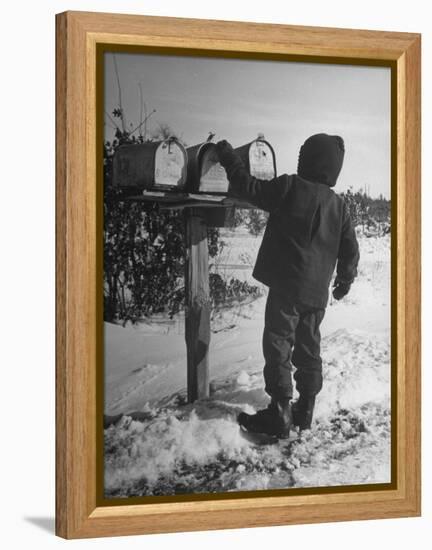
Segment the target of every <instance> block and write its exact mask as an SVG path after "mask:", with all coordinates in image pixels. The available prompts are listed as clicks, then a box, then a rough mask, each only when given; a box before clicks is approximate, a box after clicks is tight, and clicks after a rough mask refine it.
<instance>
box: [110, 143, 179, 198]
mask: <svg viewBox="0 0 432 550" xmlns="http://www.w3.org/2000/svg"><path fill="white" fill-rule="evenodd" d="M186 169H187V153H186V150H185V148H184V147H183V146H182V144H181V143H180V142H179V141H178V140H176V139H175V138H169V139H166V140H164V141H157V142H148V143H138V144H128V145H122V146H120V147H119V148H118V149H117V151H116V152H115V155H114V159H113V182H114V185H117V186H118V187H120V188H121V189H130V190H134V191H135V192H136V191H137V190H140V189H141V190H143V189H157V190H176V189H177V190H181V189H183V187H184V185H185V183H186Z"/></svg>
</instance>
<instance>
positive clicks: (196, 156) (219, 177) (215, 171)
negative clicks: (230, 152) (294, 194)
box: [187, 139, 276, 195]
mask: <svg viewBox="0 0 432 550" xmlns="http://www.w3.org/2000/svg"><path fill="white" fill-rule="evenodd" d="M235 151H236V152H237V153H238V154H239V156H240V158H241V159H242V160H243V163H244V164H245V166H246V169H247V170H248V171H249V173H250V174H251V175H252V176H254V177H256V178H259V179H263V180H270V179H272V178H274V177H275V176H276V160H275V154H274V151H273V148H272V146H271V145H270V143H268V142H267V141H265V140H263V139H256V140H254V141H252V142H250V143H247V144H246V145H243V146H242V147H238V148H237V149H235ZM187 155H188V180H187V187H188V190H189V191H191V192H194V193H216V194H219V193H221V194H224V195H225V194H226V193H227V192H228V185H229V182H228V178H227V175H226V172H225V169H224V168H223V167H222V166H221V164H220V163H219V161H218V159H217V151H216V145H215V144H214V143H210V142H206V143H201V144H199V145H194V146H193V147H189V148H188V149H187Z"/></svg>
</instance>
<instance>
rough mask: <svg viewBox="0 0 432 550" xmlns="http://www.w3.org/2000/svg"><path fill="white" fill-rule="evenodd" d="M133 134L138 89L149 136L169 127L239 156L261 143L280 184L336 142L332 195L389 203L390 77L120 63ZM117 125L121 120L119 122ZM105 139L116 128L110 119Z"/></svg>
mask: <svg viewBox="0 0 432 550" xmlns="http://www.w3.org/2000/svg"><path fill="white" fill-rule="evenodd" d="M115 59H116V62H117V67H118V74H119V79H120V83H121V93H122V104H123V110H124V112H125V116H126V120H127V124H128V127H130V128H132V127H133V128H135V127H136V126H137V125H138V124H139V121H140V89H139V86H140V85H141V89H142V93H143V98H144V101H145V102H146V106H147V112H150V111H152V110H153V109H156V112H155V113H154V114H153V115H151V117H150V118H149V120H148V131H149V132H151V131H152V130H154V129H156V128H157V127H158V124H160V123H166V124H169V125H170V127H171V128H172V129H173V130H174V131H175V132H176V134H177V135H179V136H180V137H181V139H182V140H184V141H185V142H186V143H187V145H195V144H197V143H201V142H203V141H205V140H206V139H207V137H208V135H209V132H214V133H216V136H215V141H218V140H219V139H227V140H228V141H229V142H230V143H232V145H233V146H234V147H238V146H240V145H243V144H245V143H248V142H250V141H252V140H253V139H255V138H256V137H257V136H258V134H259V133H262V134H264V136H265V138H266V139H267V140H268V141H269V142H270V143H271V145H272V146H273V148H274V150H275V154H276V166H277V173H278V175H280V174H282V173H287V174H293V173H295V172H296V170H297V159H298V151H299V149H300V146H301V145H302V143H303V142H304V141H305V139H306V138H308V137H309V136H310V135H312V134H316V133H321V132H325V133H327V134H337V135H340V136H342V137H343V139H344V141H345V160H344V166H343V168H342V171H341V174H340V176H339V179H338V183H337V185H336V188H335V190H339V191H344V190H346V189H348V188H350V187H352V188H353V189H354V190H359V189H364V188H365V187H366V186H367V188H368V190H369V193H370V195H371V196H373V197H377V196H379V195H380V194H382V195H384V196H385V197H387V198H390V119H391V117H390V69H389V68H386V67H360V66H351V65H330V64H318V63H298V62H287V61H257V60H244V59H221V58H203V57H180V56H173V55H169V56H163V55H152V54H124V53H117V54H115ZM118 104H119V101H118V85H117V80H116V75H115V68H114V56H113V54H111V53H107V54H105V111H106V112H107V113H109V114H112V111H113V109H115V108H116V107H118ZM116 120H117V121H118V119H116ZM105 123H106V126H105V136H106V138H107V139H112V137H113V132H114V130H113V126H112V122H111V121H110V120H109V118H108V117H107V116H106V117H105Z"/></svg>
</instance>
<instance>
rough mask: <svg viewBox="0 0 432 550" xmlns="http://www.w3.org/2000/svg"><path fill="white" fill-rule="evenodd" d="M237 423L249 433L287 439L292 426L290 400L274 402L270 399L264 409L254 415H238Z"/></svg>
mask: <svg viewBox="0 0 432 550" xmlns="http://www.w3.org/2000/svg"><path fill="white" fill-rule="evenodd" d="M238 422H239V424H240V425H241V426H243V427H244V428H245V429H246V430H247V431H249V432H254V433H261V434H266V435H270V436H275V437H277V438H281V439H284V438H287V437H289V434H290V428H291V426H292V413H291V403H290V399H282V400H278V401H276V400H274V399H273V398H272V400H271V402H270V404H269V405H268V407H267V408H266V409H262V410H260V411H258V412H256V413H255V414H247V413H244V412H242V413H240V414H239V416H238Z"/></svg>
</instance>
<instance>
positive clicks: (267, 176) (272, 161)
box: [236, 138, 276, 180]
mask: <svg viewBox="0 0 432 550" xmlns="http://www.w3.org/2000/svg"><path fill="white" fill-rule="evenodd" d="M236 152H237V153H238V154H239V155H240V157H241V159H242V160H243V162H244V164H245V166H246V167H247V169H248V170H249V174H250V175H251V176H254V177H255V178H258V179H260V180H271V179H273V178H274V177H276V157H275V154H274V150H273V147H272V146H271V145H270V143H269V142H268V141H266V140H265V139H262V138H258V139H255V140H254V141H251V142H250V143H247V144H246V145H242V146H241V147H238V148H237V149H236Z"/></svg>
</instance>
